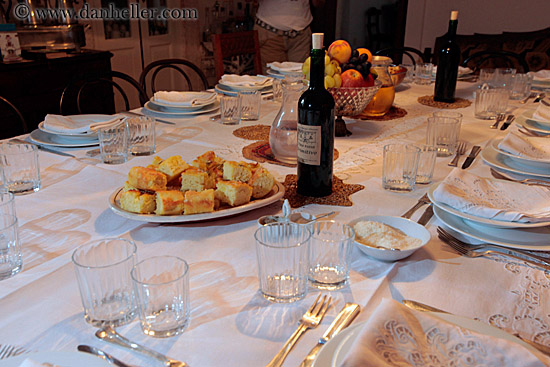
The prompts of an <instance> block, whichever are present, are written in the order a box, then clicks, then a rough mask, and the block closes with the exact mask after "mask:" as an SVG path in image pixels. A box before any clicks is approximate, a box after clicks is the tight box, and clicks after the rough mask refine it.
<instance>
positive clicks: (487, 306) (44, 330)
mask: <svg viewBox="0 0 550 367" xmlns="http://www.w3.org/2000/svg"><path fill="white" fill-rule="evenodd" d="M473 88H474V85H473V84H468V83H459V87H458V91H457V95H458V96H460V97H463V98H468V99H470V100H472V97H471V96H472V91H473ZM431 93H433V85H432V86H416V85H409V86H401V87H399V89H398V93H397V95H396V100H395V105H397V106H399V107H401V108H404V109H406V110H407V111H408V114H407V116H405V117H404V118H401V119H398V120H393V121H382V122H373V121H360V120H352V119H347V121H348V128H349V129H350V130H351V131H352V132H353V135H351V136H349V137H345V138H336V142H335V146H336V148H337V149H338V151H339V153H340V157H339V159H338V160H337V161H335V164H334V171H335V174H336V175H337V176H339V177H340V178H342V179H344V180H345V181H346V182H348V183H359V184H363V185H365V189H364V190H362V191H359V192H358V193H356V194H354V195H353V196H352V197H351V199H352V201H353V203H354V205H353V206H352V207H338V206H334V207H328V206H319V205H311V206H308V207H306V208H304V210H308V211H310V212H313V213H325V212H328V211H331V210H335V211H336V212H337V215H336V219H337V220H340V221H344V222H347V221H351V220H352V219H354V218H357V217H359V216H364V215H378V214H380V215H396V216H399V215H401V214H402V213H404V212H405V211H406V210H407V209H408V208H410V207H411V206H412V205H413V204H414V203H415V202H416V201H417V200H418V198H419V197H421V196H422V195H423V194H424V193H425V192H426V191H427V189H428V186H418V187H417V189H415V190H414V191H413V192H411V193H405V194H402V193H401V194H400V193H393V192H388V191H385V190H383V189H382V188H381V180H380V176H381V152H382V147H383V145H385V144H388V143H390V142H397V141H407V142H411V143H423V141H424V139H425V130H426V117H427V116H428V115H430V114H431V113H432V112H433V111H434V110H435V109H434V108H431V107H427V106H423V105H420V104H418V103H417V102H416V100H417V98H418V97H419V96H423V95H427V94H431ZM514 106H520V105H519V104H518V105H514ZM514 106H513V107H514ZM528 107H529V108H530V107H532V106H528ZM278 108H279V104H277V103H275V102H270V101H265V102H264V103H263V104H262V113H261V115H262V117H261V119H260V121H259V122H246V123H243V124H242V125H241V126H245V125H253V124H257V123H261V124H266V125H270V124H271V122H272V121H273V119H274V118H275V115H276V114H277V111H278ZM458 111H459V112H461V113H463V114H464V119H463V122H462V130H461V136H460V138H461V140H465V141H468V142H469V143H470V144H477V145H481V146H485V144H486V143H487V142H488V141H489V139H491V138H493V137H495V136H500V135H503V134H504V133H503V132H501V131H500V130H492V129H489V125H490V124H492V121H482V120H478V119H475V118H474V117H473V104H472V106H471V107H469V108H464V109H460V110H458ZM514 113H515V114H519V113H521V110H519V109H515V111H514ZM172 121H174V122H176V125H175V126H171V125H166V124H162V123H159V124H158V125H157V126H158V153H157V154H158V155H159V156H161V157H164V158H166V157H169V156H171V155H174V154H179V155H181V156H182V157H183V158H184V159H185V160H187V161H190V160H192V159H193V158H194V157H196V156H197V155H199V154H202V153H204V152H205V151H207V150H214V151H215V152H216V153H217V154H218V155H220V156H222V157H224V158H226V159H230V160H241V159H243V158H242V153H241V150H242V148H243V147H244V146H246V145H249V144H251V143H252V141H249V140H243V139H240V138H237V137H235V136H234V135H233V134H232V131H233V130H234V129H235V126H222V125H220V124H219V123H218V122H215V121H210V120H209V115H201V116H198V117H194V118H185V119H174V120H172ZM71 153H73V154H75V155H76V156H77V157H78V158H77V159H73V158H66V157H60V156H56V155H52V154H49V153H47V152H42V151H41V152H40V167H41V174H42V178H43V188H42V189H41V190H40V191H39V192H37V193H33V194H30V195H26V196H18V197H17V198H16V205H17V213H18V217H19V221H20V227H21V229H20V231H21V240H22V243H23V260H24V270H23V271H22V272H21V273H20V274H18V275H16V276H15V277H13V278H11V279H7V280H3V281H1V282H0V310H1V313H0V315H1V316H0V330H2V332H1V333H0V344H12V345H17V346H22V347H24V348H26V349H27V350H30V351H49V350H68V351H75V350H76V346H77V345H79V344H90V345H94V346H97V347H100V348H102V349H104V350H106V351H108V352H111V353H112V354H114V355H115V356H117V357H120V359H123V360H125V361H127V362H129V363H133V364H136V365H154V363H155V362H154V361H153V360H151V359H148V358H146V357H141V356H139V355H137V354H132V353H128V352H126V351H125V350H122V349H118V348H116V347H113V346H111V345H109V344H106V343H103V342H101V341H99V340H97V339H96V338H95V337H94V332H95V329H94V328H93V327H91V326H90V325H89V324H87V323H86V322H85V321H84V319H83V312H82V306H81V302H80V297H79V292H78V286H77V283H76V278H75V275H74V270H73V265H72V263H71V260H70V256H71V253H72V251H73V249H74V248H76V247H77V246H79V245H81V244H83V243H85V242H88V241H90V240H93V239H97V238H101V237H108V236H109V237H110V236H120V237H124V238H129V239H131V240H133V241H135V242H136V244H137V246H138V258H140V259H144V258H146V257H149V256H152V255H159V254H172V255H177V256H180V257H182V258H184V259H186V260H187V262H188V263H189V264H190V286H191V305H192V310H191V323H190V326H189V328H188V330H187V331H186V332H185V333H184V334H182V335H180V336H178V337H173V338H168V339H155V338H151V337H147V336H145V335H143V334H142V333H141V330H140V326H139V324H138V322H133V323H131V324H129V325H126V326H123V327H120V328H119V331H120V332H121V333H122V334H123V335H125V336H127V337H129V338H130V339H133V340H135V341H137V342H140V343H143V344H146V345H147V346H149V347H151V348H154V349H156V350H158V351H160V352H162V353H166V354H168V355H170V356H171V357H173V358H177V359H181V360H184V361H186V362H187V363H189V364H190V365H191V366H221V365H224V366H263V365H265V364H266V363H267V362H268V361H270V360H271V358H272V357H273V356H274V355H275V354H276V353H277V352H278V351H279V349H280V348H281V347H282V345H283V343H284V341H285V340H286V339H287V338H288V337H289V336H290V334H291V333H292V332H293V331H294V329H295V328H296V326H297V322H298V320H299V319H300V317H301V315H302V314H303V313H304V311H305V310H306V309H307V308H308V307H309V306H310V304H311V303H312V302H313V300H314V298H315V297H316V296H317V294H318V293H319V291H318V290H316V289H313V288H312V289H310V292H309V294H308V295H307V296H306V298H305V299H303V300H301V301H299V302H296V303H293V304H273V303H270V302H268V301H266V300H265V299H263V298H262V296H261V295H260V294H259V292H258V280H257V274H256V254H255V245H254V237H253V234H254V231H255V229H256V228H257V224H256V220H257V218H259V217H260V216H262V215H266V214H276V213H278V212H280V209H281V204H282V202H279V203H276V204H273V205H270V206H268V207H266V208H262V209H258V210H255V211H252V212H247V213H244V214H241V215H237V216H233V217H230V218H224V219H219V220H213V221H208V222H200V223H191V224H170V225H159V224H150V223H143V222H137V221H132V220H127V219H124V218H122V217H120V216H118V215H116V214H114V213H113V212H112V211H111V210H110V209H109V205H108V198H109V195H110V194H111V193H112V192H113V191H114V190H115V189H116V188H118V187H120V186H122V185H123V183H124V181H125V177H126V173H127V172H128V170H129V169H130V167H132V166H136V165H147V164H148V163H149V162H150V161H151V159H152V157H132V158H131V159H130V160H129V161H128V162H127V163H125V164H122V165H114V166H113V165H104V164H102V163H100V162H99V160H98V159H92V158H88V157H86V156H85V150H84V149H81V150H72V151H71ZM448 161H449V159H448V158H438V159H437V166H436V169H435V175H434V182H435V183H437V182H440V181H441V180H442V179H443V178H444V177H445V176H446V175H447V174H448V173H449V172H450V169H451V168H450V167H448V166H447V162H448ZM266 166H267V168H268V169H269V170H270V171H272V172H273V173H274V174H275V176H276V178H277V179H279V180H281V181H282V180H283V179H284V177H285V175H286V174H290V173H295V169H292V168H286V167H282V166H276V165H270V164H268V165H266ZM469 170H470V171H471V172H473V173H476V174H478V175H482V176H489V167H488V166H486V165H484V164H483V162H482V160H481V158H480V157H478V158H477V159H476V161H475V162H474V165H473V166H472V167H471V168H470V169H469ZM421 214H422V210H420V211H418V212H417V213H416V214H415V215H414V216H413V219H417V218H418V217H419V216H420V215H421ZM438 225H440V223H439V222H438V221H437V220H436V219H435V218H434V219H432V221H431V222H430V224H428V226H427V227H428V229H429V230H430V232H431V233H432V239H431V241H430V242H429V243H428V245H427V246H426V247H425V248H423V249H422V250H420V251H417V252H416V253H415V254H414V255H413V256H411V257H410V258H407V259H405V260H402V261H399V262H395V263H384V262H380V261H377V260H374V259H371V258H369V257H367V256H366V255H363V254H362V253H361V252H360V251H358V250H357V249H354V253H353V259H354V260H353V263H352V271H351V276H350V281H349V286H348V287H345V288H343V289H341V290H338V291H333V292H331V295H332V296H333V297H334V299H335V303H334V307H332V308H331V309H330V310H329V312H328V314H327V316H326V317H325V318H324V320H323V322H322V324H321V325H320V326H319V327H317V328H316V329H314V330H311V331H308V332H307V333H306V334H305V335H304V336H303V337H302V339H301V340H300V342H299V343H298V344H297V346H296V347H295V349H294V350H293V351H292V352H291V353H290V354H289V356H288V359H287V361H286V363H285V365H286V366H297V365H299V364H300V362H301V360H302V359H303V358H304V357H305V355H306V354H307V352H308V351H309V350H310V349H311V347H312V346H313V345H314V344H315V343H316V341H317V340H318V339H319V337H320V336H321V335H322V334H323V332H324V331H325V330H326V328H327V326H328V325H329V324H330V322H331V321H332V320H333V318H334V316H335V315H336V314H337V312H338V311H339V310H340V309H341V308H342V306H343V305H344V303H345V302H355V303H358V304H359V305H361V307H362V308H363V312H362V313H361V315H360V316H359V318H358V320H357V322H359V321H361V320H365V319H367V318H368V317H369V314H370V311H371V310H373V309H374V308H375V307H376V306H377V305H378V304H379V302H380V300H381V299H382V298H383V297H388V298H394V299H396V300H398V301H400V300H402V299H413V300H417V301H420V302H423V303H427V304H430V305H432V306H435V307H439V308H442V309H445V310H447V311H449V312H453V313H456V314H459V315H462V316H466V317H470V318H477V319H479V320H481V321H483V322H486V323H490V324H492V325H496V326H499V327H502V328H504V329H506V330H508V331H510V332H517V333H519V334H521V335H522V336H523V337H525V338H529V339H534V340H537V341H539V342H540V343H543V344H546V345H550V331H549V330H550V317H549V312H548V304H550V292H549V289H550V276H549V275H548V273H546V274H545V273H544V272H543V271H541V270H539V269H535V268H532V267H529V266H525V265H523V264H518V263H517V262H514V261H509V260H508V259H505V258H502V259H500V260H498V261H495V260H494V259H487V258H477V259H469V258H465V257H461V256H459V255H457V254H456V253H455V252H453V251H452V250H450V248H449V247H448V246H446V245H445V244H443V243H442V242H441V241H440V240H439V239H438V238H437V234H436V228H437V226H438Z"/></svg>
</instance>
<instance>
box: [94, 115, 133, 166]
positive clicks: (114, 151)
mask: <svg viewBox="0 0 550 367" xmlns="http://www.w3.org/2000/svg"><path fill="white" fill-rule="evenodd" d="M97 137H98V138H99V150H100V152H101V159H102V160H103V163H105V164H121V163H124V162H126V161H127V160H128V125H127V124H126V122H122V123H118V124H114V125H109V126H105V127H102V128H100V129H98V131H97Z"/></svg>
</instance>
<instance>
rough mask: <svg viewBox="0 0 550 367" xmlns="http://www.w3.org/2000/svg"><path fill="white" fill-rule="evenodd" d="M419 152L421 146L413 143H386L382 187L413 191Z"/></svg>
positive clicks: (392, 189)
mask: <svg viewBox="0 0 550 367" xmlns="http://www.w3.org/2000/svg"><path fill="white" fill-rule="evenodd" d="M419 153H420V148H418V147H416V146H414V145H412V144H388V145H385V146H384V163H383V167H382V187H383V188H384V189H386V190H391V191H412V190H413V189H414V184H415V181H416V170H417V168H418V156H419Z"/></svg>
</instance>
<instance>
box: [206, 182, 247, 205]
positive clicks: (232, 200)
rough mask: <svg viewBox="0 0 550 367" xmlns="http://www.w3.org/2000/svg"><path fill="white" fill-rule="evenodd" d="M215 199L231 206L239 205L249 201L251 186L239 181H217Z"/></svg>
mask: <svg viewBox="0 0 550 367" xmlns="http://www.w3.org/2000/svg"><path fill="white" fill-rule="evenodd" d="M215 194H216V199H218V200H220V201H221V202H223V203H226V204H229V205H231V206H239V205H243V204H246V203H248V202H250V198H251V197H252V186H250V185H249V184H246V183H243V182H239V181H218V183H217V187H216V193H215Z"/></svg>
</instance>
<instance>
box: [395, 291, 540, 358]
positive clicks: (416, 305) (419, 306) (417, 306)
mask: <svg viewBox="0 0 550 367" xmlns="http://www.w3.org/2000/svg"><path fill="white" fill-rule="evenodd" d="M402 302H403V304H404V305H405V306H407V307H408V308H410V309H412V310H416V311H422V312H439V313H448V314H450V315H452V314H451V313H450V312H447V311H443V310H441V309H439V308H435V307H432V306H428V305H426V304H424V303H420V302H416V301H412V300H410V299H404V300H403V301H402ZM512 335H514V336H515V337H516V338H518V339H520V340H522V341H524V342H525V343H527V344H529V345H530V346H532V347H533V348H536V349H538V350H539V351H541V352H542V353H544V354H547V355H550V347H547V346H546V345H543V344H539V343H537V342H534V341H531V340H529V339H524V338H522V337H521V336H519V335H517V334H512Z"/></svg>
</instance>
